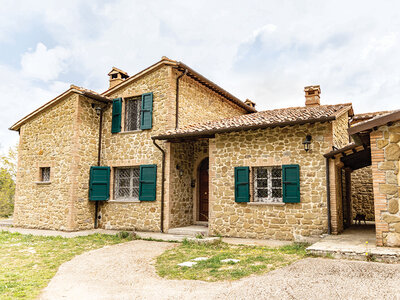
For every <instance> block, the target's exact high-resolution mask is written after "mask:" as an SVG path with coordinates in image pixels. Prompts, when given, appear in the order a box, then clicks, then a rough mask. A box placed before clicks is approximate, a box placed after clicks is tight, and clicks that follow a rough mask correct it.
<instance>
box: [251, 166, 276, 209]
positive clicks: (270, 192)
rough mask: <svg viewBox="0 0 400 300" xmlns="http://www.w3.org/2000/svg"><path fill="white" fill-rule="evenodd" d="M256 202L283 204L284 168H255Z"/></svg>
mask: <svg viewBox="0 0 400 300" xmlns="http://www.w3.org/2000/svg"><path fill="white" fill-rule="evenodd" d="M252 171H253V185H254V202H264V203H283V198H282V168H281V167H255V168H253V170H252Z"/></svg>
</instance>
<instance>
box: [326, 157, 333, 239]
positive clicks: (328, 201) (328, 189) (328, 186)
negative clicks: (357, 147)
mask: <svg viewBox="0 0 400 300" xmlns="http://www.w3.org/2000/svg"><path fill="white" fill-rule="evenodd" d="M326 204H327V206H328V234H331V233H332V227H331V184H330V182H329V158H328V157H327V158H326Z"/></svg>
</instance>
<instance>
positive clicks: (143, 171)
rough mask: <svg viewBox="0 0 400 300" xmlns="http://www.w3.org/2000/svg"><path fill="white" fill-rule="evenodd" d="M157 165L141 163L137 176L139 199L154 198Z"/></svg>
mask: <svg viewBox="0 0 400 300" xmlns="http://www.w3.org/2000/svg"><path fill="white" fill-rule="evenodd" d="M156 186H157V165H141V166H140V176H139V200H140V201H154V200H156Z"/></svg>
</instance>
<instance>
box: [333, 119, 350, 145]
mask: <svg viewBox="0 0 400 300" xmlns="http://www.w3.org/2000/svg"><path fill="white" fill-rule="evenodd" d="M348 127H349V114H348V112H345V113H344V114H342V115H340V116H339V117H338V118H337V119H336V120H335V121H333V122H332V135H333V145H334V146H336V147H337V148H343V147H344V146H346V145H347V144H348V143H349V134H348V133H347V128H348Z"/></svg>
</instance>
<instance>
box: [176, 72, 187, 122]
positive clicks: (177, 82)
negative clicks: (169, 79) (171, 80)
mask: <svg viewBox="0 0 400 300" xmlns="http://www.w3.org/2000/svg"><path fill="white" fill-rule="evenodd" d="M186 73H187V69H185V71H184V72H183V73H182V74H181V75H179V76H178V77H177V78H176V98H175V108H176V111H175V129H178V123H179V79H181V78H182V77H183V76H185V75H186Z"/></svg>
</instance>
